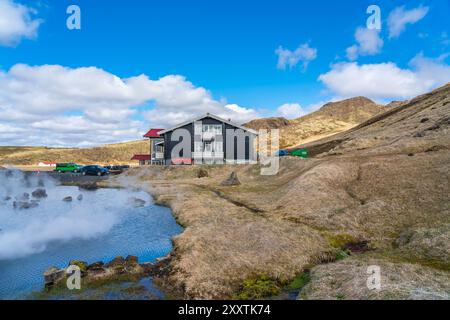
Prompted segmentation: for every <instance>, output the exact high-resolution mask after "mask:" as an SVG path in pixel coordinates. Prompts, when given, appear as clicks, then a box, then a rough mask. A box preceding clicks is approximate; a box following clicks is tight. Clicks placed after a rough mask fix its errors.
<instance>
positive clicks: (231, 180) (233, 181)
mask: <svg viewBox="0 0 450 320" xmlns="http://www.w3.org/2000/svg"><path fill="white" fill-rule="evenodd" d="M240 184H241V182H240V181H239V179H238V176H237V174H236V172H234V171H233V172H232V173H231V174H230V176H229V177H228V179H226V180H224V181H223V182H222V183H221V185H222V186H238V185H240Z"/></svg>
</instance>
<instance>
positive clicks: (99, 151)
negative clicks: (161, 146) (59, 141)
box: [0, 140, 149, 165]
mask: <svg viewBox="0 0 450 320" xmlns="http://www.w3.org/2000/svg"><path fill="white" fill-rule="evenodd" d="M148 153H149V143H148V140H139V141H130V142H124V143H116V144H109V145H104V146H99V147H95V148H46V147H0V165H37V164H38V163H39V162H41V161H54V162H76V163H80V164H101V165H102V164H119V163H125V164H126V163H133V162H132V161H130V159H131V157H132V156H133V155H134V154H148Z"/></svg>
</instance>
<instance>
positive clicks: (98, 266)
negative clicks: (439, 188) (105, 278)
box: [87, 261, 105, 271]
mask: <svg viewBox="0 0 450 320" xmlns="http://www.w3.org/2000/svg"><path fill="white" fill-rule="evenodd" d="M104 266H105V264H104V263H103V262H101V261H99V262H94V263H92V264H90V265H88V267H87V270H88V271H104V270H105V269H104Z"/></svg>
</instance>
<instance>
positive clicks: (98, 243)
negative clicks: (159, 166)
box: [0, 185, 182, 299]
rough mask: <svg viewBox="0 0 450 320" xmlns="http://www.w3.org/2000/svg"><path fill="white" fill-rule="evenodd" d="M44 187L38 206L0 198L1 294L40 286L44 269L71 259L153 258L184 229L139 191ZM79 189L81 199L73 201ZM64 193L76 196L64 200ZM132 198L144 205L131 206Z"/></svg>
mask: <svg viewBox="0 0 450 320" xmlns="http://www.w3.org/2000/svg"><path fill="white" fill-rule="evenodd" d="M33 188H35V187H34V186H33V187H31V188H30V189H29V190H25V191H26V192H28V191H31V190H32V189H33ZM46 189H47V193H48V198H46V199H44V200H42V201H41V202H40V205H39V206H38V207H36V208H32V209H27V210H17V209H12V205H11V203H7V202H3V203H0V228H1V231H0V299H23V298H27V297H28V296H29V294H30V293H31V292H33V291H37V290H41V289H42V288H43V284H44V283H43V280H44V279H43V273H44V272H45V270H47V269H48V268H49V267H50V266H56V267H58V268H63V267H66V266H67V265H68V263H69V261H70V260H74V259H76V260H83V261H86V262H88V263H93V262H97V261H103V262H108V261H110V260H112V259H113V258H114V257H116V256H127V255H135V256H138V257H139V261H140V262H151V261H154V260H155V259H156V258H158V257H162V256H165V255H167V254H168V253H169V252H170V251H171V250H172V242H171V238H172V237H173V236H175V235H177V234H179V233H180V232H181V231H182V228H181V227H180V226H179V225H178V224H177V223H176V221H175V220H174V218H173V216H172V214H171V212H170V210H169V209H168V208H165V207H160V206H156V205H155V204H154V203H153V201H152V198H151V197H150V196H149V195H148V194H147V193H145V192H142V191H128V190H118V189H99V190H96V191H81V190H79V189H78V188H77V187H62V186H61V187H58V186H53V187H52V186H48V185H47V186H46ZM17 190H18V189H17V188H16V191H15V192H16V193H18V192H19V191H17ZM23 190H24V188H20V192H22V191H23ZM8 192H10V191H8ZM20 192H19V193H20ZM30 193H31V192H30ZM79 194H82V195H83V200H82V201H78V200H76V197H77V196H78V195H79ZM1 196H2V194H1V188H0V197H1ZM65 196H73V197H74V201H72V202H70V203H66V202H63V201H62V200H61V199H62V198H64V197H65ZM131 197H136V198H139V199H143V200H145V201H146V205H145V206H144V207H142V208H135V207H133V205H132V204H131V203H130V198H131Z"/></svg>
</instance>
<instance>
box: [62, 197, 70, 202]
mask: <svg viewBox="0 0 450 320" xmlns="http://www.w3.org/2000/svg"><path fill="white" fill-rule="evenodd" d="M63 201H64V202H72V197H71V196H68V197H65V198H64V199H63Z"/></svg>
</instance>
